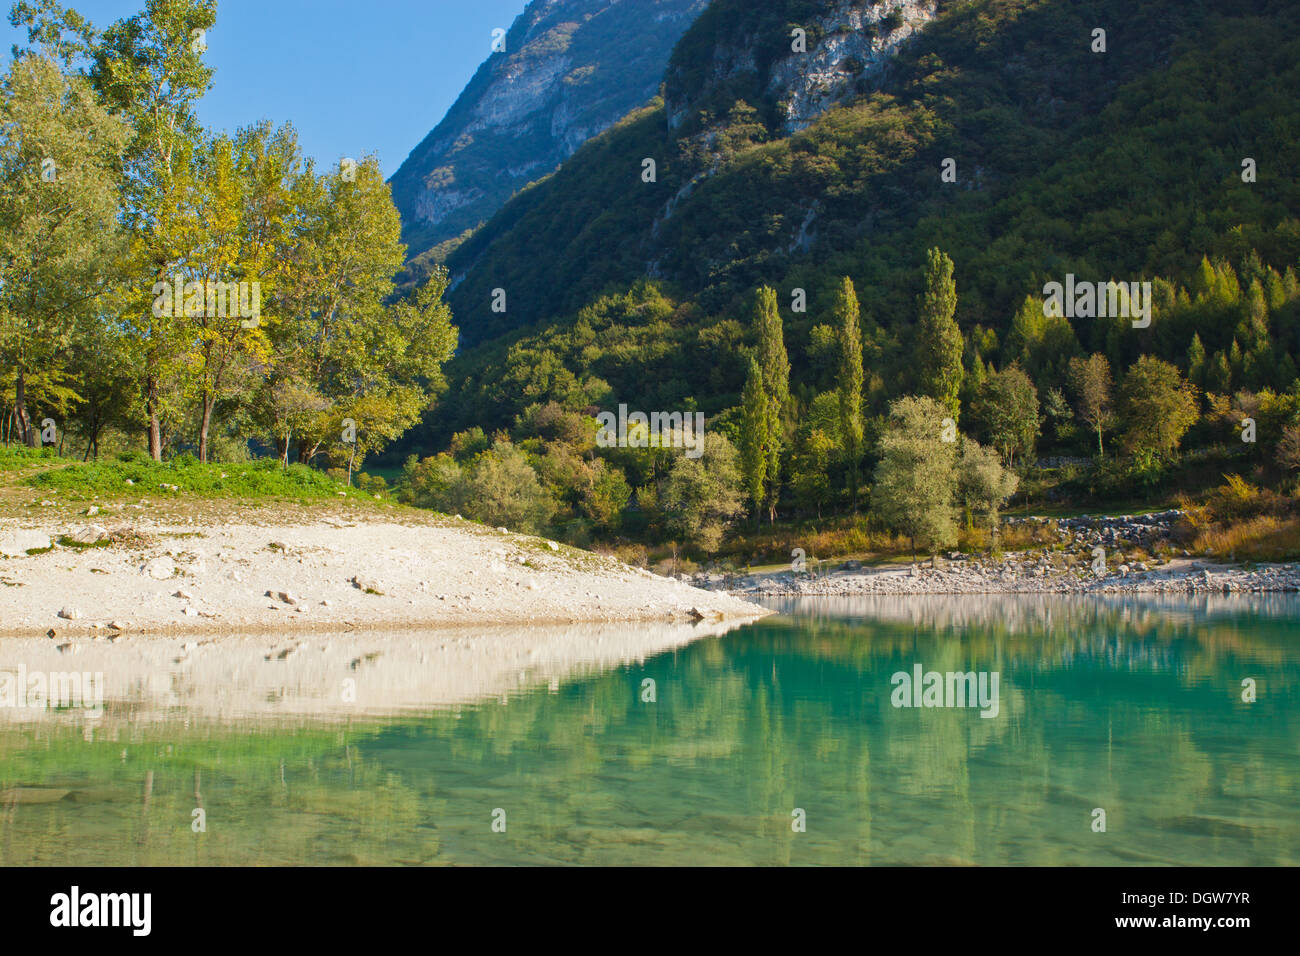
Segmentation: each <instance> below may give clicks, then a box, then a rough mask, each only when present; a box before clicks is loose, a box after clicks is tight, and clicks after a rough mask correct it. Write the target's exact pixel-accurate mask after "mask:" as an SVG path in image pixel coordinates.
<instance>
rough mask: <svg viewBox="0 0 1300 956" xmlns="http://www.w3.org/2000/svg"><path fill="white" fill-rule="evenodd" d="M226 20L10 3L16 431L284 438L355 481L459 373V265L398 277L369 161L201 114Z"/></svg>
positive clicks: (16, 436)
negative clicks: (23, 45)
mask: <svg viewBox="0 0 1300 956" xmlns="http://www.w3.org/2000/svg"><path fill="white" fill-rule="evenodd" d="M215 17H216V3H215V0H145V8H144V10H143V11H142V12H140V13H139V14H137V15H135V16H132V17H127V18H124V19H122V20H119V21H117V22H115V23H112V24H110V25H109V26H108V27H107V28H105V29H104V30H102V31H97V30H95V29H94V28H93V27H92V26H90V25H89V23H88V22H87V21H86V20H85V19H84V18H82V17H81V16H79V15H78V14H77V13H76V12H75V11H71V10H65V9H63V8H62V7H61V6H60V5H59V4H58V3H56V2H53V0H41V2H32V3H29V2H20V3H17V4H15V6H14V9H13V11H12V13H11V16H10V21H11V23H12V24H13V25H15V26H24V27H26V28H27V30H28V34H29V37H30V40H31V43H32V48H31V49H20V50H17V51H16V55H15V57H14V59H13V61H12V62H11V63H10V64H9V67H8V69H7V70H6V71H5V73H4V74H3V76H0V183H2V184H3V185H2V186H0V397H2V398H3V399H4V405H5V409H6V410H5V414H4V416H3V421H0V434H2V435H3V439H4V441H5V442H9V441H17V442H20V443H23V444H25V445H28V446H31V447H35V446H38V445H40V444H42V443H57V444H58V445H59V447H60V449H62V450H64V451H66V452H68V453H71V452H72V450H73V448H76V450H77V452H78V453H79V454H81V455H82V457H84V458H90V457H98V456H99V455H100V453H101V451H102V450H104V449H102V448H101V445H102V444H105V443H107V444H108V445H110V446H113V447H115V448H124V447H125V448H131V447H133V446H134V445H136V444H138V443H139V442H140V441H141V439H143V441H144V443H145V445H146V447H147V450H148V453H149V455H150V457H152V458H153V459H154V461H155V462H158V463H161V462H162V461H163V459H164V457H166V456H172V455H176V454H180V453H185V452H188V451H190V450H193V451H194V452H195V453H196V455H197V457H198V458H199V460H201V461H204V462H206V461H211V460H217V459H220V460H222V461H225V462H242V461H245V460H247V459H248V458H249V457H250V455H251V454H252V453H253V452H254V451H257V450H263V451H266V450H272V449H274V451H275V452H276V453H277V457H279V458H280V459H281V460H282V461H283V462H284V464H285V465H286V466H287V465H288V464H289V463H290V461H291V460H296V461H298V462H300V463H304V464H306V463H313V462H318V463H319V462H324V463H327V464H334V465H336V466H339V467H340V468H343V467H344V466H346V468H345V470H344V474H345V475H347V477H348V479H349V482H350V479H351V471H352V470H353V469H354V468H356V467H359V466H360V465H361V464H362V462H363V461H364V459H365V458H366V456H367V455H368V454H370V453H372V452H374V451H377V450H379V449H382V448H383V447H384V446H385V445H386V444H387V443H389V442H391V441H392V440H393V439H395V438H397V437H398V436H399V435H401V434H402V433H403V432H405V431H406V430H407V429H408V428H409V427H410V426H411V425H413V424H415V423H416V422H418V421H419V419H420V417H421V415H422V414H423V413H424V412H425V411H427V410H428V408H429V407H430V405H431V403H432V400H433V398H434V396H435V395H436V394H437V392H438V390H439V389H440V388H441V387H442V385H443V384H444V383H443V378H442V365H443V363H444V362H445V361H446V360H447V359H448V358H449V357H450V356H451V355H452V353H453V352H454V351H455V348H456V329H455V327H454V326H453V325H452V322H451V313H450V311H449V310H448V308H447V306H446V304H445V303H444V302H443V301H442V294H443V292H444V291H445V289H446V287H447V284H448V277H447V274H446V272H445V270H441V269H439V270H434V271H432V272H431V273H430V274H429V275H428V277H427V279H426V281H425V282H424V283H423V284H421V285H419V286H418V287H412V288H410V289H408V290H407V291H406V293H405V294H404V295H401V296H398V295H396V294H395V290H396V286H395V281H394V280H395V276H396V275H397V273H398V272H399V270H400V269H401V268H402V265H403V262H404V259H405V249H404V247H403V246H402V245H401V243H400V242H399V239H398V237H399V232H400V222H399V220H398V215H397V211H396V209H395V208H394V206H393V203H392V199H391V196H390V192H389V188H388V186H387V185H385V183H384V182H383V180H382V177H381V176H380V174H379V167H378V162H377V160H375V159H374V157H370V158H368V159H365V160H363V161H362V162H360V163H356V162H353V161H350V160H345V161H344V162H342V163H340V165H339V168H338V169H337V170H333V169H331V170H324V171H318V170H317V169H316V168H315V165H314V163H313V162H312V161H311V160H308V159H306V158H305V157H304V156H303V155H302V152H301V149H300V148H299V145H298V141H297V135H296V133H295V132H294V130H293V128H292V127H291V126H284V127H281V128H279V129H272V128H271V126H270V125H269V124H267V123H254V124H252V125H250V126H248V127H245V128H243V129H240V130H239V131H238V132H236V133H235V134H234V135H233V136H231V135H226V134H218V133H215V132H212V131H209V130H206V129H204V128H203V127H202V125H201V124H200V123H199V121H198V118H197V104H198V102H199V100H200V99H201V98H202V96H203V95H204V94H205V93H206V92H207V90H208V88H209V86H210V82H211V79H212V75H213V74H212V70H211V68H209V67H207V66H206V65H205V63H204V56H203V55H204V52H205V50H206V46H205V45H204V41H203V39H202V38H203V35H204V33H205V31H207V30H208V29H210V28H211V27H212V26H213V24H214V23H215ZM109 450H112V448H110V449H109ZM83 475H84V477H85V478H86V480H88V481H91V482H92V483H93V481H94V480H95V479H94V474H93V469H91V470H88V471H86V472H84V473H83Z"/></svg>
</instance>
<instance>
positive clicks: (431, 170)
mask: <svg viewBox="0 0 1300 956" xmlns="http://www.w3.org/2000/svg"><path fill="white" fill-rule="evenodd" d="M707 5H708V0H533V2H532V3H530V4H529V5H528V7H527V9H525V10H524V12H523V13H521V14H520V15H519V17H518V18H517V19H516V20H515V22H514V25H513V26H512V27H511V28H510V30H509V32H508V33H507V35H506V38H505V50H504V51H503V52H494V53H493V54H492V55H491V56H490V57H489V58H488V59H487V61H485V62H484V64H483V65H482V66H481V67H480V68H479V70H478V72H477V73H476V74H475V76H474V78H473V80H471V81H470V83H469V85H468V86H467V87H466V88H465V90H464V92H462V93H461V95H460V98H459V99H457V101H456V103H455V104H454V105H453V106H452V108H451V109H450V110H449V111H448V112H447V115H446V117H445V118H444V119H443V120H442V122H440V123H439V124H438V126H437V127H436V128H435V129H434V130H433V132H432V133H430V134H429V135H428V137H426V138H425V140H424V142H422V143H421V144H420V145H419V146H418V147H416V149H415V150H414V151H412V153H411V155H410V156H409V157H408V158H407V160H406V162H405V163H403V164H402V167H401V168H400V169H399V170H398V171H397V174H396V175H395V176H394V177H393V180H392V186H393V198H394V201H395V202H396V204H397V208H398V210H399V211H400V212H401V214H402V223H403V230H404V239H405V241H406V242H407V243H408V245H409V246H410V253H411V255H412V256H416V255H418V254H419V253H421V252H423V251H424V250H427V249H429V248H430V247H432V246H435V245H437V244H438V243H441V242H444V241H446V240H448V239H453V238H455V237H456V236H459V235H460V234H461V233H463V232H464V231H465V230H467V229H472V228H473V227H474V226H476V225H477V224H478V223H480V222H482V221H484V220H487V219H489V218H491V216H492V215H493V214H494V213H495V212H496V211H497V210H498V209H499V208H500V207H501V206H502V205H503V204H504V203H505V201H506V200H507V199H509V198H510V196H511V195H512V194H513V193H514V192H516V191H517V190H519V189H520V188H522V187H523V186H525V185H527V184H528V183H529V182H532V181H533V180H535V179H538V178H539V177H541V176H544V175H546V174H547V173H549V172H550V171H551V170H552V169H554V168H555V166H556V165H558V164H559V163H560V162H562V161H563V160H565V159H567V158H568V157H569V156H571V155H572V154H573V153H574V151H575V150H577V148H578V147H579V146H581V145H582V144H583V143H584V142H586V141H587V140H588V139H590V138H591V137H592V136H595V135H597V134H599V133H601V132H603V131H604V130H606V129H608V128H609V127H610V126H612V125H613V124H614V123H615V122H617V121H618V120H619V119H621V118H622V117H623V116H625V115H626V114H627V113H628V112H629V111H631V110H632V109H635V108H636V107H638V106H641V105H643V104H644V103H646V102H647V101H648V100H650V99H651V98H653V97H654V96H655V95H656V93H657V92H658V90H659V83H660V80H661V78H662V76H663V71H664V67H665V65H666V64H667V62H668V56H669V54H670V53H671V51H672V47H673V44H674V43H676V41H677V39H678V38H679V37H680V36H681V35H682V34H683V33H684V32H685V31H686V29H687V28H688V27H689V26H690V25H691V23H692V22H693V21H694V20H695V18H696V16H697V15H698V14H699V13H700V11H701V10H703V9H704V8H705V7H706V6H707ZM487 39H488V38H485V41H486V40H487Z"/></svg>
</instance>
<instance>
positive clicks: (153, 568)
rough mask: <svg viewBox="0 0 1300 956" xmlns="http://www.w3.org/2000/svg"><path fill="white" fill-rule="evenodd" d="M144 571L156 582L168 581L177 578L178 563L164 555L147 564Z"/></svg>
mask: <svg viewBox="0 0 1300 956" xmlns="http://www.w3.org/2000/svg"><path fill="white" fill-rule="evenodd" d="M142 570H143V571H144V573H145V574H147V575H149V577H151V578H153V579H154V580H155V581H166V580H167V579H168V578H171V577H175V576H176V562H175V561H173V560H172V559H171V558H169V557H167V556H166V555H163V556H162V557H160V558H154V559H153V560H152V561H150V562H148V563H147V564H145V566H144V568H142Z"/></svg>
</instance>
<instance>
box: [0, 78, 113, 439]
mask: <svg viewBox="0 0 1300 956" xmlns="http://www.w3.org/2000/svg"><path fill="white" fill-rule="evenodd" d="M127 135H128V131H127V129H126V128H125V127H124V126H123V124H122V123H121V122H119V121H118V120H116V119H114V118H113V117H111V116H110V115H109V114H108V112H107V111H106V110H104V109H103V107H102V106H100V105H99V103H98V102H97V101H96V98H95V95H94V91H93V90H91V88H90V86H89V84H87V83H86V82H85V81H84V80H82V79H81V78H79V77H65V76H64V75H63V74H62V73H61V72H60V71H59V68H58V66H57V64H55V63H54V62H53V61H52V60H49V59H46V58H43V57H39V56H25V57H21V58H19V59H17V60H15V61H13V62H12V63H11V64H10V67H9V70H8V72H7V73H6V74H5V75H4V77H3V78H2V79H0V364H2V365H3V367H4V368H6V369H7V370H9V371H10V374H11V375H12V376H13V385H14V399H13V409H14V418H15V423H16V426H17V431H18V436H19V439H20V440H21V441H23V442H24V443H26V444H28V445H35V444H37V440H38V439H37V435H38V431H37V430H36V429H34V428H33V427H32V422H31V418H30V416H29V414H28V386H29V382H30V378H31V376H32V374H33V372H39V373H41V374H42V376H43V378H44V380H46V381H51V382H52V381H57V380H62V368H63V365H64V363H65V361H66V352H67V349H68V348H69V346H70V345H71V343H72V341H73V340H74V338H76V337H77V333H78V331H80V332H82V333H85V332H87V331H88V330H89V326H90V325H92V324H94V323H97V322H99V321H101V317H100V314H99V311H98V306H99V305H101V304H102V302H103V299H104V297H105V293H106V292H107V290H108V288H109V285H110V283H112V282H113V281H115V280H116V279H117V269H118V266H119V264H120V258H121V245H120V236H119V233H118V230H117V226H116V213H117V204H118V190H117V182H116V166H117V164H118V162H119V160H120V157H121V154H122V151H123V149H124V148H125V145H126V139H127ZM69 388H70V389H71V392H70V394H69V398H71V399H73V400H75V399H76V398H78V397H79V396H77V395H76V388H75V383H72V384H71V385H70V386H69Z"/></svg>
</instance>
